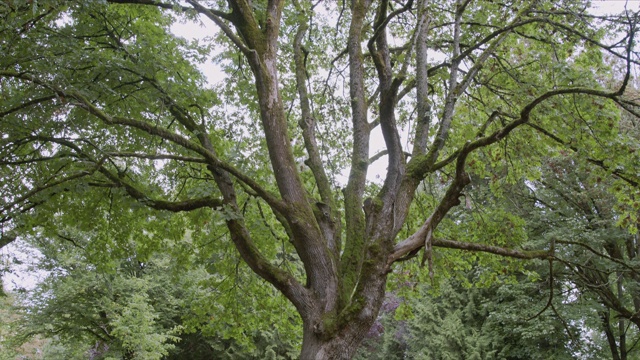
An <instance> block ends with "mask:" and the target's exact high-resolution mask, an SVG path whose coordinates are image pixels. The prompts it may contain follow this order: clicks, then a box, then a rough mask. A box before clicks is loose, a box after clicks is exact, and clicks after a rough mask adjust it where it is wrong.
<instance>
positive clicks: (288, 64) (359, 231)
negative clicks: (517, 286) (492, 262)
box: [0, 0, 639, 359]
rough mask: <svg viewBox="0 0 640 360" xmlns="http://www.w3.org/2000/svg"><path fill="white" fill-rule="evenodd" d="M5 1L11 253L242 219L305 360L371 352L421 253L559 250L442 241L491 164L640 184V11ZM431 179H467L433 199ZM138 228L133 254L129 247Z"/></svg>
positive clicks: (98, 245)
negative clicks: (398, 267) (192, 30)
mask: <svg viewBox="0 0 640 360" xmlns="http://www.w3.org/2000/svg"><path fill="white" fill-rule="evenodd" d="M0 6H1V8H0V9H1V11H2V13H1V16H2V19H3V21H2V25H0V47H1V50H2V54H3V56H2V59H1V60H0V84H1V85H0V86H1V90H0V91H1V92H2V97H1V103H0V118H1V123H0V127H1V129H2V139H1V143H0V154H1V155H0V158H1V160H0V166H1V167H0V172H1V174H2V175H1V179H2V184H1V186H0V189H1V190H0V191H1V192H2V201H3V203H2V209H1V211H2V212H1V218H0V222H1V223H2V241H1V242H2V243H3V244H5V243H8V242H10V241H12V240H13V239H15V237H16V236H27V235H32V236H49V237H56V236H57V237H63V238H70V239H72V240H73V236H76V237H82V238H83V240H85V241H86V242H87V243H88V244H89V245H88V250H90V251H93V253H94V254H95V256H96V257H100V256H104V257H106V258H108V256H109V254H112V253H118V255H122V253H127V252H129V251H130V252H131V256H134V257H140V258H141V259H144V254H145V253H149V252H151V251H152V250H153V249H154V247H158V246H160V245H159V244H161V243H162V242H160V241H158V239H166V238H170V239H175V241H177V242H180V241H181V240H180V239H183V238H184V236H183V235H184V232H185V231H187V230H188V231H192V232H195V233H197V234H198V236H201V237H206V236H213V235H212V233H213V232H212V231H211V230H210V229H211V228H212V227H213V226H217V225H219V222H220V220H222V224H223V225H224V226H226V228H227V230H228V232H227V233H226V235H225V236H226V237H228V239H230V240H231V241H232V242H233V244H234V245H235V248H236V249H237V251H238V253H239V254H240V256H241V257H242V259H243V260H244V261H245V262H246V264H248V266H249V267H250V268H251V269H252V270H253V272H255V273H256V274H257V275H258V276H259V277H261V278H262V279H264V280H265V281H267V282H268V283H270V284H272V285H273V286H274V287H275V288H276V289H278V290H279V291H280V292H281V293H282V294H283V295H284V296H285V297H286V298H287V299H288V300H289V301H290V302H291V303H292V304H293V305H294V306H295V308H296V309H297V311H298V313H299V314H300V316H301V319H302V323H303V343H302V352H301V357H302V358H303V359H341V358H344V359H349V358H351V357H352V356H353V354H354V352H355V350H356V348H357V347H358V345H359V344H360V342H361V340H362V338H363V336H364V334H365V333H366V331H367V330H368V328H369V327H370V326H371V324H372V323H373V322H374V320H375V318H376V316H377V314H378V311H379V308H380V306H381V304H382V301H383V299H384V294H385V287H386V283H387V278H388V276H389V274H390V273H392V272H393V269H394V264H395V263H397V262H399V261H403V260H406V259H409V258H412V257H413V256H415V255H416V254H417V253H418V252H419V251H420V250H421V249H424V253H423V254H424V255H423V257H422V258H423V260H422V261H423V262H425V263H428V264H429V266H431V263H432V260H431V259H432V254H433V251H434V247H448V248H458V249H463V250H470V251H485V252H491V253H495V254H498V255H503V256H511V257H520V258H548V259H551V258H552V257H553V246H550V247H549V250H548V251H547V250H543V251H529V252H527V251H523V250H518V249H517V248H515V246H517V244H509V243H506V244H503V245H513V246H514V247H513V248H510V247H508V246H504V247H498V246H496V245H495V244H494V245H491V244H487V243H478V242H469V241H465V240H467V239H453V240H443V239H442V238H439V237H438V236H436V235H437V234H438V231H440V229H439V225H441V224H442V221H443V219H445V216H446V215H447V213H448V212H449V211H450V210H451V209H453V208H455V207H456V206H458V205H459V204H460V198H461V197H462V196H463V191H464V189H465V187H466V186H467V185H469V183H470V182H471V181H472V179H473V178H474V177H477V178H482V179H488V181H491V182H492V184H493V185H495V186H494V188H495V189H498V188H499V185H500V184H501V183H503V182H505V181H509V179H515V178H518V177H520V178H521V177H525V176H529V177H535V176H536V173H537V170H536V169H537V168H538V167H539V164H540V159H541V158H543V157H545V156H546V155H548V154H550V153H554V152H556V151H557V149H558V148H563V147H564V148H566V149H567V151H575V152H577V153H578V154H580V156H583V157H584V158H588V159H591V164H592V165H593V166H597V167H600V168H603V169H605V170H608V174H610V175H611V176H615V177H619V178H622V179H625V181H627V184H628V185H631V186H633V184H636V185H637V183H638V179H637V174H635V171H633V170H634V169H633V162H632V161H629V160H628V159H627V158H626V157H625V154H627V155H628V154H629V153H630V151H629V149H637V141H636V142H635V143H632V144H631V145H629V146H630V147H629V148H625V147H624V146H622V145H621V142H620V140H619V139H618V131H617V127H618V118H619V112H620V109H627V110H628V111H631V112H632V113H635V110H634V109H635V108H634V103H633V102H632V99H631V98H630V97H629V96H625V94H626V92H625V90H626V89H627V87H629V83H630V77H631V69H632V67H633V66H635V65H636V64H637V53H636V51H635V48H634V44H635V40H634V39H635V36H636V31H637V21H638V19H639V18H638V14H637V13H633V12H631V11H626V12H625V13H623V14H621V15H618V16H606V17H605V16H595V15H592V14H591V13H590V12H589V4H588V3H586V2H583V1H562V2H558V1H544V0H535V1H534V0H531V1H513V2H510V1H505V2H496V1H489V0H487V1H470V0H458V1H428V0H418V1H416V2H414V1H412V0H409V1H406V2H396V1H386V0H376V1H372V0H353V1H351V2H349V3H348V4H347V3H345V2H337V3H314V2H307V1H293V2H292V3H285V2H284V1H282V0H267V1H264V0H256V1H247V0H228V1H226V2H224V1H195V0H188V1H184V2H177V1H176V2H172V1H170V0H167V1H166V2H163V1H161V0H160V1H156V0H107V1H84V2H69V1H62V0H41V1H37V0H33V1H28V2H21V1H16V2H4V3H3V4H2V5H0ZM174 21H187V22H191V23H193V24H194V26H198V24H202V23H209V24H214V25H215V26H216V27H217V29H219V31H217V32H216V31H212V33H211V37H210V38H207V39H205V40H203V41H201V42H190V41H187V40H184V39H181V38H178V37H175V36H173V35H172V34H171V32H170V25H171V24H172V22H174ZM210 28H211V27H207V28H206V29H210ZM199 31H200V30H199ZM202 31H204V30H202ZM212 50H214V54H215V59H216V60H217V61H218V62H219V65H220V67H221V69H222V71H224V73H225V75H224V77H223V80H222V81H221V82H218V83H217V85H215V87H214V88H210V87H208V86H207V85H206V84H205V82H204V80H203V77H202V75H201V74H200V73H199V72H198V71H197V70H195V67H194V64H195V63H196V62H199V61H205V60H207V59H208V56H209V54H210V51H212ZM605 56H606V57H607V58H608V61H609V62H610V63H615V64H616V65H617V64H621V66H619V67H620V69H621V71H620V72H616V71H613V70H612V69H610V68H609V67H607V66H605V65H604V61H603V58H604V57H605ZM617 68H618V66H616V67H614V68H613V69H617ZM221 76H222V75H221ZM376 134H381V137H379V136H378V137H373V138H372V136H376ZM375 139H381V140H380V141H378V142H379V144H378V143H376V140H375ZM558 139H562V141H558ZM625 144H626V143H625ZM378 145H379V149H378V148H377V146H378ZM374 150H378V152H377V153H374ZM631 152H632V151H631ZM612 154H613V155H614V156H611V155H612ZM383 159H386V162H387V164H386V171H384V172H383V174H382V175H380V179H379V180H377V181H376V180H374V181H368V180H367V179H368V174H370V173H371V172H372V171H373V170H371V171H370V167H371V166H372V164H377V162H379V161H380V162H382V161H383ZM630 164H631V165H630ZM342 171H344V173H345V174H347V173H348V175H347V176H346V177H344V179H343V177H342V176H341V174H342V173H341V172H342ZM425 180H429V181H439V182H441V183H442V184H443V185H444V187H445V190H444V191H442V192H438V193H431V194H428V193H426V192H424V191H422V188H421V186H420V185H421V184H422V183H423V182H424V181H425ZM429 195H431V196H429ZM416 199H419V201H416ZM414 209H419V210H420V211H415V212H414V211H412V210H414ZM171 213H177V215H173V216H172V215H171ZM418 216H422V218H419V219H416V217H418ZM408 220H411V221H408ZM453 225H455V224H453ZM510 225H513V224H508V223H505V224H504V226H505V228H508V227H509V226H510ZM458 234H460V233H458ZM460 235H463V234H460ZM468 235H469V239H476V237H474V234H468ZM131 239H133V240H135V242H136V244H137V245H136V246H137V247H136V249H135V251H132V249H131V247H130V246H123V245H121V244H122V243H126V244H128V243H129V241H130V240H131ZM211 244H212V245H210V246H215V242H212V243H211ZM105 263H106V264H108V261H107V262H105ZM296 263H300V264H301V265H302V266H300V267H297V266H295V264H296Z"/></svg>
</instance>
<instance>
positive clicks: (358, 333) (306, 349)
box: [300, 317, 375, 360]
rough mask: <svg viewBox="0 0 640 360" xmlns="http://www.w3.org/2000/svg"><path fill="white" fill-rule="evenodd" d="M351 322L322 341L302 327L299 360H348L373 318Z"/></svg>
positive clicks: (310, 330) (353, 353)
mask: <svg viewBox="0 0 640 360" xmlns="http://www.w3.org/2000/svg"><path fill="white" fill-rule="evenodd" d="M369 320H370V321H364V322H363V321H360V322H356V321H354V322H352V323H350V324H349V325H348V327H347V328H346V329H344V330H343V331H341V332H340V333H338V334H337V335H335V336H333V337H332V338H330V339H322V338H321V337H320V336H318V335H317V334H316V332H315V331H314V329H313V328H312V327H308V326H305V327H304V335H303V340H302V352H301V353H300V359H301V360H350V359H351V358H353V356H354V355H355V353H356V350H358V347H359V346H360V344H361V343H362V340H363V339H364V336H365V335H366V334H367V332H368V331H369V329H370V328H371V325H372V324H373V322H374V321H375V317H372V318H371V319H369Z"/></svg>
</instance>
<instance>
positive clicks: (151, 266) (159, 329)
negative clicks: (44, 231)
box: [0, 239, 299, 360]
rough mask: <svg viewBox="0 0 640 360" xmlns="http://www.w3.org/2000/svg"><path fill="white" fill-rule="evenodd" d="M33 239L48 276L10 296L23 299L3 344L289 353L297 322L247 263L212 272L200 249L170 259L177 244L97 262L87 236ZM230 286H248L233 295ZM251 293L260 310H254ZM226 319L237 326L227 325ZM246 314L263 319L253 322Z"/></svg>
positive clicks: (184, 353) (54, 351) (115, 352)
mask: <svg viewBox="0 0 640 360" xmlns="http://www.w3.org/2000/svg"><path fill="white" fill-rule="evenodd" d="M184 242H186V243H190V242H191V241H190V239H185V241H184ZM33 245H34V246H36V248H35V249H36V250H38V251H39V252H40V253H41V254H42V256H41V261H39V262H38V263H37V264H35V267H36V269H38V271H40V272H41V273H46V274H47V276H46V278H45V279H43V280H42V281H41V282H40V283H39V284H38V285H37V286H36V288H35V289H34V290H31V291H26V290H25V291H23V292H18V293H17V294H16V295H15V296H16V297H17V298H18V300H22V301H19V302H18V303H20V304H22V305H21V306H19V307H18V306H16V307H8V309H14V314H13V315H14V316H13V317H14V318H16V317H18V316H19V318H18V319H14V320H13V321H11V320H10V319H11V317H10V316H5V317H4V318H3V321H2V323H0V325H2V327H5V326H6V327H7V331H6V332H5V334H3V335H4V336H3V338H4V339H0V347H2V349H3V350H4V352H5V353H9V351H10V350H13V349H16V348H19V347H24V344H25V343H28V342H33V339H34V338H36V336H39V338H40V341H41V343H42V345H44V346H41V348H40V352H39V353H40V354H42V355H41V358H43V359H86V358H91V359H109V358H111V359H113V358H120V359H122V358H125V359H185V358H186V359H211V358H215V359H222V360H225V359H226V360H231V359H274V360H275V359H292V358H295V355H296V346H295V345H296V343H297V342H298V340H299V339H298V337H297V336H296V334H295V331H292V328H293V329H295V327H294V326H293V325H297V324H296V323H295V322H292V321H291V319H290V317H287V316H282V315H281V314H278V313H277V310H280V311H284V312H285V313H286V314H291V315H293V313H294V312H293V311H291V310H290V309H287V307H286V306H284V307H283V305H286V303H285V304H283V302H284V301H285V300H284V299H278V300H280V301H270V298H274V296H273V294H272V293H273V292H274V291H275V290H274V289H273V288H271V287H269V286H266V285H265V284H262V285H257V284H254V283H255V281H254V282H252V281H247V279H246V277H247V275H248V271H247V270H246V269H244V270H243V269H234V267H231V266H229V267H228V268H229V270H230V272H238V273H239V274H236V275H237V278H235V279H233V278H232V276H233V275H232V274H229V273H226V272H224V271H221V272H217V271H215V269H212V268H211V267H210V266H209V261H208V260H209V259H210V258H209V255H210V254H209V251H208V250H205V251H202V252H200V251H193V249H189V250H190V251H189V252H188V253H187V252H185V253H183V254H182V255H183V256H182V261H180V262H175V261H172V259H176V258H180V252H181V250H180V249H175V248H174V249H168V251H167V250H165V251H167V252H168V253H167V254H159V253H154V254H151V255H150V256H149V257H148V259H147V260H146V261H145V262H144V263H140V262H138V261H137V260H135V258H133V257H127V258H120V259H113V261H114V263H115V266H114V267H113V268H103V267H102V266H101V263H102V262H99V263H92V262H91V261H90V260H89V259H87V255H88V254H89V253H88V252H87V251H86V243H75V245H73V244H71V243H68V244H66V245H67V246H66V247H63V248H62V249H61V246H60V245H65V244H55V243H51V242H44V243H34V244H33ZM55 245H58V246H55ZM196 249H197V248H196ZM60 250H62V251H60ZM213 250H215V251H220V252H224V251H226V250H227V249H225V247H224V246H219V247H217V248H215V249H213ZM223 270H226V269H223ZM238 282H243V283H242V284H238ZM256 285H257V286H256ZM229 287H233V288H240V290H239V291H243V290H247V291H250V295H249V296H244V297H239V296H238V292H239V291H233V290H232V289H229ZM205 292H206V293H209V294H211V295H212V296H210V297H213V298H214V299H215V302H212V301H210V300H208V299H206V298H205V297H204V296H203V293H205ZM227 296H228V297H229V299H226V297H227ZM276 299H277V298H276ZM258 301H259V302H260V305H261V308H262V309H260V310H262V311H259V310H257V309H256V306H255V304H256V303H257V302H258ZM225 316H227V317H228V318H229V319H226V318H225ZM203 318H204V319H203ZM18 320H19V321H18ZM212 320H213V321H212ZM233 322H236V323H242V324H243V325H245V326H244V328H243V327H238V326H236V327H232V324H233ZM251 322H260V323H265V324H269V325H270V326H269V327H266V326H262V327H259V326H255V327H253V326H250V324H251ZM290 323H291V324H292V326H288V324H290ZM3 330H4V329H3ZM3 332H4V331H3ZM243 335H244V336H243ZM7 356H9V355H7ZM13 357H15V355H14V356H13ZM7 358H9V357H7Z"/></svg>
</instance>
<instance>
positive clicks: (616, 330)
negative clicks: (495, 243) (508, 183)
mask: <svg viewBox="0 0 640 360" xmlns="http://www.w3.org/2000/svg"><path fill="white" fill-rule="evenodd" d="M628 130H635V131H633V132H635V133H636V134H637V129H633V128H631V129H629V128H628V127H627V129H625V130H624V131H628ZM621 135H622V137H624V134H621ZM569 168H573V169H574V171H571V172H569V171H567V170H566V169H569ZM617 182H622V180H618V181H617ZM530 185H531V187H524V188H523V189H522V192H520V191H514V195H516V194H520V195H516V196H514V200H515V202H519V201H522V202H525V203H526V202H530V204H527V205H525V206H523V207H522V208H527V209H528V210H527V215H526V216H527V220H528V223H529V226H528V228H529V229H530V230H531V232H532V236H531V238H532V240H533V241H536V242H538V243H539V244H540V243H548V242H549V241H550V239H551V241H554V243H555V246H556V256H555V259H556V260H557V264H556V266H555V267H553V268H551V269H550V270H549V271H551V274H548V275H547V276H550V278H551V279H557V280H556V281H559V282H560V284H561V286H558V287H557V291H556V290H552V291H553V292H554V293H556V294H557V295H559V296H562V297H563V298H564V300H563V301H562V303H563V304H573V303H575V304H580V303H586V307H585V308H586V309H587V311H584V312H585V313H586V312H595V313H597V315H598V320H597V321H592V322H595V324H592V325H591V326H594V328H595V329H594V330H596V331H598V332H600V333H602V335H603V336H602V337H603V338H604V339H605V343H606V344H607V346H608V347H609V349H610V351H611V356H612V359H627V358H630V354H631V351H632V350H634V348H636V345H635V344H636V343H637V340H636V338H637V334H638V330H640V323H639V320H640V319H638V312H639V311H640V291H639V289H638V286H637V284H638V276H639V275H640V269H639V268H638V261H637V254H638V232H637V229H635V228H636V227H637V226H638V224H637V223H634V222H630V221H629V220H630V218H631V214H633V213H635V212H637V209H636V208H635V207H634V206H633V205H632V203H631V204H630V203H628V200H627V199H625V198H626V196H625V197H623V198H621V199H620V198H616V196H615V195H616V192H615V190H616V189H618V191H619V190H621V188H620V184H616V182H614V181H612V180H611V179H608V178H607V177H606V173H603V172H602V171H597V170H596V171H590V172H586V171H585V164H584V163H583V162H582V161H580V160H579V159H576V158H575V157H574V156H568V155H565V156H560V157H558V158H554V159H549V160H548V161H547V162H546V164H545V166H543V167H542V175H541V177H540V179H538V180H537V181H535V182H532V183H531V184H530ZM625 191H626V189H625ZM518 198H519V200H518ZM531 205H534V206H531ZM628 212H631V214H629V213H628ZM621 225H622V226H621ZM630 226H631V227H632V230H634V231H629V227H630ZM562 293H567V294H568V296H567V295H564V296H563V295H562ZM550 297H551V298H553V297H554V295H553V294H551V295H550ZM594 303H595V304H594ZM549 304H551V300H550V301H549ZM555 306H563V305H561V304H559V303H558V304H556V305H555ZM572 320H574V321H575V320H576V319H572ZM583 321H584V320H583ZM636 351H637V349H636Z"/></svg>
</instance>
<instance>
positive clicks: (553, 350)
mask: <svg viewBox="0 0 640 360" xmlns="http://www.w3.org/2000/svg"><path fill="white" fill-rule="evenodd" d="M487 271H488V272H492V270H488V269H483V268H482V266H474V267H473V268H472V269H471V270H470V271H468V272H466V275H467V276H466V277H465V279H464V281H461V280H459V279H456V278H448V279H443V280H442V283H441V284H438V286H437V287H433V286H429V285H428V284H426V283H419V284H416V292H417V293H419V295H418V296H413V297H407V298H406V299H404V300H403V304H402V305H401V306H404V307H406V308H407V309H406V310H403V311H400V309H402V308H400V309H393V308H392V309H390V310H391V311H388V312H387V313H385V314H384V315H383V317H382V325H383V326H382V330H383V331H382V333H381V334H374V336H373V337H371V338H368V339H367V340H366V341H365V346H363V347H362V348H361V349H360V350H359V351H358V354H359V355H360V357H358V359H372V360H376V359H512V360H515V359H573V358H575V354H576V353H578V352H580V353H581V354H582V358H595V357H589V356H586V355H587V354H585V352H584V347H583V346H582V345H576V344H575V342H571V340H570V337H569V335H568V334H567V332H566V331H565V328H564V327H563V324H562V322H561V321H559V320H558V319H557V318H555V314H552V313H550V312H548V313H545V314H543V315H542V316H540V317H538V318H535V319H530V317H532V316H534V315H535V312H536V311H537V309H536V305H537V304H540V303H544V302H545V300H546V299H545V296H546V294H545V292H541V291H540V288H541V287H544V285H545V284H544V283H542V282H536V281H530V280H527V279H526V277H525V276H521V277H520V279H519V281H518V282H511V283H509V282H508V281H507V282H505V281H504V280H505V279H506V277H502V279H501V281H499V282H496V283H494V284H491V285H490V286H488V287H483V286H480V287H479V286H477V285H475V284H477V283H478V282H481V280H480V277H481V276H482V273H483V272H487ZM467 282H468V283H469V284H474V285H470V286H469V285H468V284H465V283H467ZM389 303H391V302H389ZM394 313H395V314H394ZM406 313H409V315H405V314H406ZM398 315H399V316H398ZM572 331H573V332H577V331H576V329H575V328H573V329H572ZM569 345H571V346H569ZM600 358H601V357H600Z"/></svg>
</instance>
